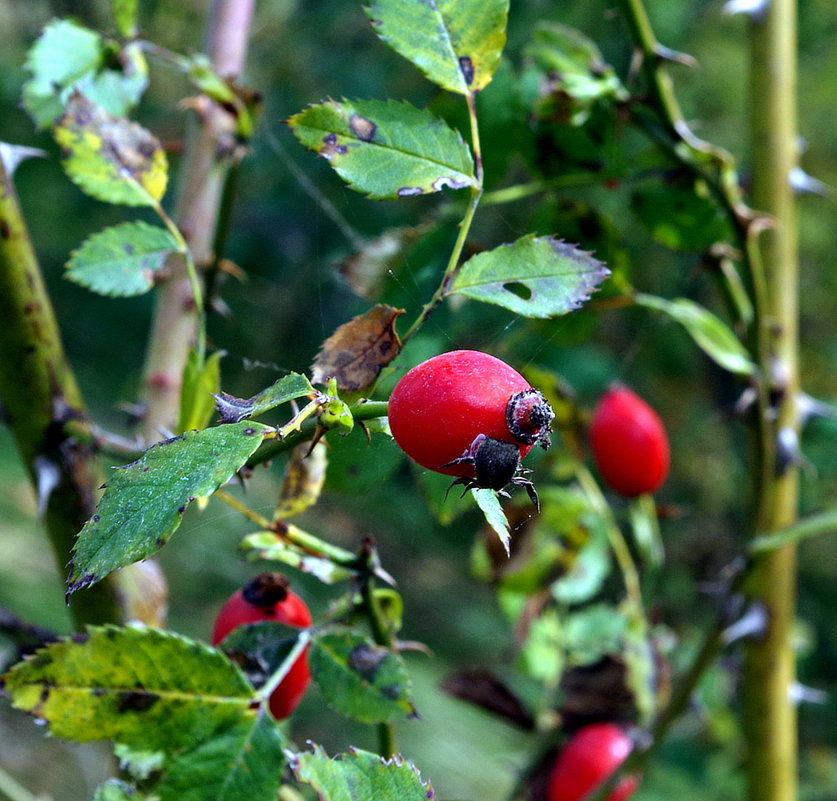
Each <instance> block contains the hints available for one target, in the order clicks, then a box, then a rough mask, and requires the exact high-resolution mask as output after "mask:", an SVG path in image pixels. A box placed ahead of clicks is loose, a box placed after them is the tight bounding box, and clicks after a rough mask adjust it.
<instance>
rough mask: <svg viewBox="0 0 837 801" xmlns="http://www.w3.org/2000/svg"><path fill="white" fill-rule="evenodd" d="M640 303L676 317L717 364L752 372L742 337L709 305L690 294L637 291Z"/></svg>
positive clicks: (732, 369) (672, 317)
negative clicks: (669, 295)
mask: <svg viewBox="0 0 837 801" xmlns="http://www.w3.org/2000/svg"><path fill="white" fill-rule="evenodd" d="M634 299H635V300H636V302H637V303H638V304H639V305H640V306H646V307H648V308H650V309H656V310H657V311H661V312H663V313H664V314H667V315H668V316H669V317H671V319H672V320H676V321H677V322H678V323H680V324H681V325H682V326H683V327H684V328H685V329H686V332H687V333H688V334H689V336H690V337H691V338H692V339H693V340H694V342H695V344H696V345H697V346H698V347H699V348H700V349H701V350H702V351H703V352H704V353H705V354H706V355H707V356H709V358H710V359H712V360H713V361H714V362H715V363H716V364H718V365H720V366H721V367H723V368H724V369H725V370H729V371H730V372H731V373H736V374H737V375H753V373H755V371H756V365H755V364H754V363H753V362H752V360H751V359H750V354H749V353H748V352H747V349H746V348H745V347H744V345H742V344H741V341H740V340H739V339H738V338H737V337H736V336H735V334H733V333H732V331H731V330H730V329H729V327H728V326H727V324H726V323H725V322H724V321H723V320H721V319H720V317H717V316H716V315H714V314H712V312H711V311H709V309H706V308H704V307H703V306H701V305H700V304H698V303H695V302H694V301H692V300H688V299H687V298H675V299H674V300H666V299H665V298H660V297H657V296H656V295H646V294H643V293H638V294H637V295H636V296H635V298H634Z"/></svg>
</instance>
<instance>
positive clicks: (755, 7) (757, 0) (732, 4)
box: [721, 0, 770, 20]
mask: <svg viewBox="0 0 837 801" xmlns="http://www.w3.org/2000/svg"><path fill="white" fill-rule="evenodd" d="M769 5H770V0H729V1H728V2H727V3H724V7H723V8H722V9H721V13H722V14H724V15H725V16H727V17H731V16H733V14H747V16H749V17H752V18H753V19H755V20H761V19H763V18H764V16H765V15H766V14H767V8H768V6H769Z"/></svg>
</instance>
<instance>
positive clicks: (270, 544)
mask: <svg viewBox="0 0 837 801" xmlns="http://www.w3.org/2000/svg"><path fill="white" fill-rule="evenodd" d="M284 525H285V527H286V531H291V532H292V533H293V535H294V538H295V539H296V538H299V536H300V535H302V536H305V537H308V538H310V539H311V540H312V541H314V540H317V538H316V537H313V536H312V535H311V534H307V533H306V532H304V531H302V529H300V528H298V527H297V526H295V525H293V523H285V524H284ZM317 541H319V540H317ZM239 548H240V549H241V550H242V551H243V552H244V556H245V558H247V559H248V560H250V561H256V560H261V559H265V560H267V561H271V562H281V563H282V564H286V565H290V566H291V567H295V568H296V569H297V570H301V571H302V572H303V573H310V574H311V575H312V576H316V577H317V578H318V579H319V580H320V581H322V582H323V583H325V584H336V583H337V582H338V581H344V580H345V579H347V578H351V577H352V576H353V575H355V573H354V571H352V570H349V569H348V568H346V567H342V566H341V565H340V564H337V563H335V562H334V561H332V560H330V559H328V558H327V557H326V556H319V555H316V554H313V553H311V552H310V551H309V550H308V549H307V548H303V547H300V546H297V545H294V544H293V543H291V542H288V541H287V540H285V539H283V538H282V537H281V536H277V534H276V533H275V532H273V531H257V532H256V533H254V534H248V535H247V536H246V537H245V538H244V539H243V540H242V541H241V544H240V545H239ZM343 555H344V559H345V560H346V562H348V561H350V560H351V559H352V558H353V557H354V554H352V553H350V552H349V551H344V552H343Z"/></svg>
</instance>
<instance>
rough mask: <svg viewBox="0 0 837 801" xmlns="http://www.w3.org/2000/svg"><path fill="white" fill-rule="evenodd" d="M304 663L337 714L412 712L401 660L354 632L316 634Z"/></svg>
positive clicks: (396, 715)
mask: <svg viewBox="0 0 837 801" xmlns="http://www.w3.org/2000/svg"><path fill="white" fill-rule="evenodd" d="M308 662H309V666H310V668H311V675H312V677H313V679H314V681H315V682H316V683H317V686H318V687H319V688H320V691H321V692H322V693H323V695H324V696H325V699H326V701H327V703H328V705H329V706H330V707H332V708H333V709H334V710H336V711H337V712H339V713H340V714H341V715H345V716H346V717H349V718H352V719H353V720H357V721H360V722H361V723H383V722H389V721H395V720H403V719H404V718H406V717H410V716H413V715H415V707H414V706H413V703H412V701H411V700H410V693H411V682H410V675H409V673H408V672H407V668H406V665H405V664H404V660H403V659H402V658H401V657H400V656H398V654H395V653H393V652H392V651H390V650H389V649H387V648H382V647H380V646H378V645H375V644H374V643H373V642H372V641H371V640H369V639H368V638H367V637H366V636H364V635H363V634H361V633H360V632H357V631H352V630H348V629H347V630H339V631H335V630H332V631H328V632H325V633H323V634H320V635H318V636H317V637H315V638H314V640H313V642H312V644H311V653H310V655H309V658H308ZM370 797H372V796H370Z"/></svg>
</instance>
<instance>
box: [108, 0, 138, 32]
mask: <svg viewBox="0 0 837 801" xmlns="http://www.w3.org/2000/svg"><path fill="white" fill-rule="evenodd" d="M110 7H111V12H112V14H113V21H114V23H115V24H116V30H117V31H119V35H120V36H124V37H125V38H129V37H131V36H136V34H137V31H138V20H137V17H138V11H139V0H110Z"/></svg>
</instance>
